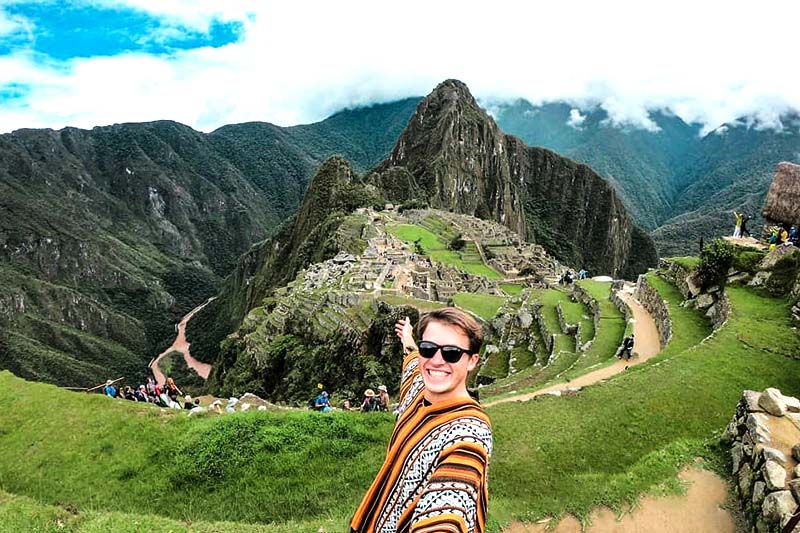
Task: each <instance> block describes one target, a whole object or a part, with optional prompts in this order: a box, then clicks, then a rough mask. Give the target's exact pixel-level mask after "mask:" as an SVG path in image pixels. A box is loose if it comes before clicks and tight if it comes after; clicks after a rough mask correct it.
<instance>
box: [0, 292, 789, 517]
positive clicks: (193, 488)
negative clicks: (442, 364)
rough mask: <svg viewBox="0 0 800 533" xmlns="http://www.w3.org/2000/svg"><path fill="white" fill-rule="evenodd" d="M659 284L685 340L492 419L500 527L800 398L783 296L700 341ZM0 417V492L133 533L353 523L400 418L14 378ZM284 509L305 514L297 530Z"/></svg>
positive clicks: (667, 476) (660, 481)
mask: <svg viewBox="0 0 800 533" xmlns="http://www.w3.org/2000/svg"><path fill="white" fill-rule="evenodd" d="M652 283H653V284H654V285H655V286H656V288H657V289H658V290H659V291H661V292H662V295H663V296H664V297H665V298H666V299H667V301H668V302H669V304H670V308H671V311H672V313H673V320H674V328H673V329H674V331H675V336H674V338H673V340H672V341H671V343H670V344H669V345H668V346H667V348H666V349H665V350H664V352H663V353H662V354H661V355H660V356H658V357H657V358H655V359H654V360H653V361H651V362H648V363H645V364H643V365H641V366H638V367H634V368H633V369H632V370H631V371H629V372H627V373H625V374H623V375H620V376H617V377H616V378H614V379H611V380H609V381H607V382H606V383H604V384H600V385H596V386H593V387H590V388H588V389H585V390H584V391H583V392H582V393H581V394H579V395H577V396H573V397H564V398H543V399H540V400H536V401H532V402H527V403H523V404H504V405H500V406H496V407H493V408H490V409H489V414H490V416H491V417H492V421H493V426H494V430H495V453H494V455H493V458H492V466H491V469H490V486H491V487H492V491H491V494H492V500H491V524H492V530H493V531H496V530H497V528H498V527H499V525H500V524H501V523H503V522H505V521H507V520H508V519H510V518H511V517H521V518H526V517H527V518H534V517H538V516H542V515H544V514H559V513H563V512H572V513H575V514H577V515H578V516H586V514H587V513H588V511H589V510H590V509H591V508H592V507H593V506H595V505H601V504H604V505H610V506H612V507H618V506H621V505H622V504H624V503H626V502H631V501H633V500H635V498H636V497H637V496H638V495H639V494H640V493H641V492H642V491H645V490H650V489H652V488H653V487H656V486H663V485H671V484H674V482H675V479H676V473H677V472H678V470H679V469H680V468H681V466H682V465H683V464H684V463H686V462H687V461H689V460H691V458H693V457H695V456H697V455H704V456H707V457H710V458H712V459H714V460H715V462H716V463H720V462H721V461H722V460H721V459H720V457H721V453H720V452H719V450H716V449H715V448H714V443H715V442H716V439H717V438H718V436H719V434H720V432H721V430H722V429H723V428H724V426H725V424H726V423H727V421H728V419H729V418H730V416H731V413H732V412H733V408H734V406H735V404H736V401H737V399H738V397H739V395H740V394H741V390H742V389H743V388H753V389H763V388H765V387H767V386H776V387H778V388H780V389H782V390H783V391H784V392H786V393H789V394H798V393H800V361H797V360H793V359H790V358H789V357H787V355H786V354H792V353H798V352H800V342H799V341H798V338H797V337H796V335H795V333H794V332H793V331H792V330H790V329H789V328H776V327H775V324H782V323H786V322H787V317H788V309H789V306H788V303H787V302H785V301H782V300H775V299H770V298H765V297H762V296H759V295H758V294H755V293H753V292H751V291H749V290H746V289H738V288H731V289H729V295H730V298H731V300H732V303H733V306H734V316H733V318H732V320H731V321H729V323H728V324H727V325H726V326H725V327H724V328H723V329H722V330H720V331H718V332H717V333H716V334H715V335H714V336H712V337H710V338H708V339H707V340H705V341H704V342H703V343H702V344H700V345H697V343H698V342H699V341H700V339H702V338H703V337H704V336H705V335H706V333H707V331H708V326H707V324H706V321H705V320H704V319H703V318H702V317H701V315H699V314H698V313H697V312H696V311H693V310H691V309H684V308H681V307H678V305H677V304H678V303H679V295H678V293H677V291H676V290H675V289H674V288H672V287H671V286H670V285H668V284H666V283H665V282H663V281H661V280H659V279H658V278H653V279H652ZM740 338H741V339H742V340H744V341H745V342H746V343H747V344H745V343H743V342H741V341H740V340H739V339H740ZM773 352H780V353H773ZM0 413H1V414H0V448H2V449H3V451H4V453H3V454H0V490H4V491H7V492H10V493H14V494H19V495H23V496H27V497H31V498H34V499H35V500H36V501H38V502H43V503H47V504H51V505H52V504H57V503H60V504H61V505H62V506H70V505H71V506H74V507H75V508H77V509H78V510H79V512H80V513H79V516H82V517H83V519H84V520H86V524H87V525H86V527H85V528H84V529H73V530H77V531H94V530H100V529H101V528H102V525H103V524H105V523H110V524H112V526H109V527H112V529H115V530H120V531H126V530H127V531H138V530H140V528H139V526H137V525H136V522H137V521H138V522H139V523H140V524H146V526H145V527H149V528H150V529H152V530H156V531H168V530H174V531H180V530H182V528H187V526H186V525H185V524H181V523H175V522H171V521H169V520H166V519H164V518H161V517H153V516H152V515H154V514H155V515H160V516H165V517H168V518H171V519H175V520H181V521H187V520H191V521H192V523H193V525H192V526H191V530H196V531H210V530H219V531H225V530H226V528H229V529H232V526H231V527H229V526H228V525H220V526H219V527H215V526H213V525H205V524H202V523H196V522H197V521H200V522H202V521H209V520H237V521H243V522H256V521H258V522H270V521H278V522H281V523H283V524H284V527H282V528H278V529H276V530H275V531H298V532H299V531H303V532H307V531H314V530H316V529H317V528H318V527H319V525H325V526H326V530H328V531H344V530H345V528H346V521H347V518H348V517H349V515H350V513H351V512H352V510H353V509H354V507H355V505H356V504H357V502H358V499H359V498H360V496H361V495H362V494H363V491H364V490H365V489H366V487H367V486H368V484H369V482H370V481H371V478H372V476H373V475H374V473H375V471H377V469H378V467H379V465H380V462H381V461H382V459H383V454H384V453H385V442H386V440H387V439H388V435H389V432H390V430H391V424H392V420H391V417H389V416H381V415H378V416H370V417H366V416H360V415H358V414H348V413H336V414H334V416H326V417H320V416H316V415H315V414H314V413H306V412H297V413H243V414H238V415H235V416H228V417H222V418H208V419H189V418H186V416H185V414H184V413H168V414H161V413H160V412H159V411H157V410H153V409H149V408H148V407H147V406H137V405H134V404H130V403H122V402H115V401H112V400H107V399H105V398H102V397H99V396H92V397H86V396H83V395H77V394H71V393H67V392H64V391H60V390H57V389H56V388H54V387H51V386H48V385H42V384H36V383H27V382H24V381H22V380H19V379H17V378H14V377H13V376H11V375H10V374H8V373H5V372H4V373H0ZM43 413H46V416H43V415H42V414H43ZM59 512H60V511H58V509H56V508H53V507H47V506H42V505H40V504H39V503H35V502H32V501H30V500H27V499H25V498H19V497H9V496H8V495H7V494H2V493H0V523H2V524H3V527H4V528H8V527H11V528H12V529H14V527H13V525H14V522H13V521H14V520H16V521H17V523H20V521H22V522H21V523H24V524H28V523H29V522H31V523H35V520H40V523H42V521H43V522H44V523H45V525H47V524H50V523H51V521H52V520H55V518H53V517H55V515H56V514H57V513H59ZM119 512H127V513H133V515H135V516H127V517H125V516H121V515H118V514H117V513H119ZM62 514H63V513H62ZM48 516H50V517H51V518H48ZM291 517H293V518H294V519H296V520H297V519H299V520H306V521H305V522H294V523H287V520H289V519H290V518H291ZM93 522H95V523H96V524H99V525H97V526H95V525H93ZM7 524H11V525H10V526H8V525H7ZM90 526H91V528H90ZM48 527H49V526H48ZM70 527H71V526H70ZM76 527H77V526H76ZM92 528H94V529H92ZM42 529H44V530H46V527H44V526H43V527H42ZM253 530H254V531H259V530H262V529H253ZM263 530H264V531H272V530H270V529H263ZM67 531H69V529H67Z"/></svg>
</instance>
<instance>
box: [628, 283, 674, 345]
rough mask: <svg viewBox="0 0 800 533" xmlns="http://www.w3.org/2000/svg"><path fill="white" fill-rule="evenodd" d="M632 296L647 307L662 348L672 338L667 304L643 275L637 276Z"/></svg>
mask: <svg viewBox="0 0 800 533" xmlns="http://www.w3.org/2000/svg"><path fill="white" fill-rule="evenodd" d="M634 296H635V297H636V299H637V300H639V302H640V303H641V304H642V306H643V307H644V308H645V309H647V312H648V313H650V316H652V317H653V320H654V321H655V323H656V329H658V337H659V339H658V340H659V343H660V344H661V348H662V349H663V348H664V347H665V346H666V345H667V343H668V342H669V340H670V339H671V338H672V322H671V321H670V319H669V306H668V305H667V302H665V301H664V299H663V298H661V295H660V294H658V291H657V290H656V289H655V288H653V287H652V286H650V284H649V283H648V282H647V278H646V277H645V276H639V279H638V281H637V282H636V292H635V293H634Z"/></svg>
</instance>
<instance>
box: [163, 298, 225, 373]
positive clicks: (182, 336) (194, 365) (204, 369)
mask: <svg viewBox="0 0 800 533" xmlns="http://www.w3.org/2000/svg"><path fill="white" fill-rule="evenodd" d="M212 301H214V298H209V299H208V301H207V302H205V303H203V304H201V305H198V306H197V307H195V308H194V309H192V310H191V311H190V312H189V313H188V314H187V315H186V316H185V317H183V318H182V319H181V321H180V322H179V323H178V335H177V336H176V337H175V342H173V343H172V346H170V347H169V348H167V349H166V350H164V351H163V352H161V353H160V354H158V357H156V359H155V361H153V362H152V363H151V364H150V368H151V369H152V370H153V375H154V376H155V377H156V381H157V382H158V384H159V385H163V384H164V382H166V381H167V378H166V376H164V373H163V372H161V369H160V368H159V367H158V362H159V361H160V360H161V358H162V357H164V356H165V355H167V354H168V353H170V352H180V353H182V354H183V360H184V361H186V364H187V365H188V366H189V368H191V369H193V370H194V371H195V372H197V374H198V375H199V376H200V377H201V378H203V379H208V375H209V374H210V373H211V365H209V364H208V363H202V362H200V361H198V360H197V359H195V358H194V357H192V354H191V353H189V343H188V342H187V341H186V324H188V323H189V320H191V319H192V317H193V316H194V315H196V314H197V313H198V312H200V310H201V309H203V308H204V307H205V306H207V305H208V304H210V303H211V302H212Z"/></svg>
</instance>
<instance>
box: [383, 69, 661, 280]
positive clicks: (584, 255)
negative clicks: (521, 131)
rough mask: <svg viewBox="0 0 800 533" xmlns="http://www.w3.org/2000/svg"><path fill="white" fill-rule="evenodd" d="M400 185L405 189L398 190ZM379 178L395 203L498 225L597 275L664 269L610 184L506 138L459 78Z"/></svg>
mask: <svg viewBox="0 0 800 533" xmlns="http://www.w3.org/2000/svg"><path fill="white" fill-rule="evenodd" d="M400 177H402V179H400ZM398 179H400V181H401V182H402V183H404V184H405V186H404V187H401V188H390V185H391V184H393V183H396V182H397V181H398ZM371 180H372V181H373V183H375V184H376V185H377V186H378V187H379V188H381V189H382V190H384V191H387V194H388V195H390V199H391V200H392V201H395V202H403V201H408V200H412V199H416V200H420V199H421V200H425V201H427V202H429V203H430V205H431V206H433V207H437V208H440V209H445V210H451V211H455V212H459V213H465V214H469V215H474V216H477V217H479V218H485V219H491V220H495V221H497V222H499V223H501V224H503V225H505V226H507V227H509V228H511V229H513V230H514V231H516V232H517V233H518V234H519V235H520V236H521V237H523V238H525V239H526V240H529V241H532V242H536V243H539V244H542V245H543V246H544V247H545V248H546V249H547V250H548V252H550V253H551V254H553V255H554V256H556V257H557V258H558V259H560V260H563V261H564V262H567V263H570V264H573V265H581V266H583V267H585V268H587V269H588V270H590V271H593V272H602V273H607V274H610V275H612V276H614V277H619V276H633V275H635V274H637V273H639V272H642V271H644V270H645V269H646V268H647V267H648V266H653V265H654V264H655V262H656V251H655V245H654V244H653V242H652V240H651V239H650V237H649V236H647V235H646V234H645V233H644V232H643V231H642V230H640V229H639V228H638V227H637V226H636V225H635V224H634V223H633V220H632V219H631V217H630V215H629V214H628V212H627V211H626V209H625V207H624V206H623V204H622V202H621V201H620V199H619V197H618V196H617V194H616V193H615V192H614V189H613V188H612V187H611V186H610V185H609V184H608V183H607V182H606V181H605V180H603V179H602V178H601V177H600V176H598V175H597V174H596V173H595V172H594V171H592V170H591V169H590V168H589V167H587V166H585V165H580V164H576V163H575V162H573V161H571V160H569V159H566V158H564V157H561V156H559V155H558V154H556V153H554V152H551V151H549V150H545V149H542V148H534V147H528V146H526V145H525V144H524V143H523V142H522V141H521V140H519V139H518V138H516V137H512V136H508V135H505V134H504V133H503V132H502V131H500V129H499V128H498V127H497V125H496V124H495V122H494V120H492V118H491V117H489V116H488V115H487V114H486V112H484V111H483V110H482V109H481V108H480V107H478V105H477V103H476V102H475V99H474V98H473V97H472V95H471V94H470V92H469V89H467V87H466V86H465V85H464V84H463V83H461V82H459V81H456V80H447V81H445V82H443V83H441V84H440V85H439V86H438V87H436V89H435V90H434V91H433V92H432V93H431V94H430V95H428V96H427V97H426V98H425V99H424V100H423V101H422V102H421V103H420V104H419V106H418V108H417V111H416V113H415V114H414V116H413V117H412V118H411V120H410V122H409V124H408V126H407V128H406V129H405V131H404V132H403V134H402V135H401V136H400V139H399V140H398V141H397V144H396V146H395V148H394V150H393V151H392V153H391V155H390V156H389V159H388V160H387V161H386V162H384V163H383V164H382V165H380V166H379V167H378V168H377V169H376V173H375V174H374V175H373V176H372V177H371ZM587 236H591V237H590V238H587Z"/></svg>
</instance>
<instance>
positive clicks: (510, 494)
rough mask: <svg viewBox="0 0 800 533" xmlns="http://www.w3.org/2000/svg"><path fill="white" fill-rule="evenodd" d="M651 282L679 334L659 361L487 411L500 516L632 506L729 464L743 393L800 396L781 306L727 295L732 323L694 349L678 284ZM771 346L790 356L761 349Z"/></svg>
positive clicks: (799, 372)
mask: <svg viewBox="0 0 800 533" xmlns="http://www.w3.org/2000/svg"><path fill="white" fill-rule="evenodd" d="M652 281H653V284H654V285H656V287H657V288H658V290H659V291H661V293H662V295H663V296H665V298H666V299H667V300H668V302H669V304H670V310H671V312H672V313H673V315H672V316H673V321H674V328H673V330H674V331H675V336H674V338H673V340H672V341H671V342H670V344H669V345H668V346H667V347H666V349H665V350H664V351H663V352H662V354H661V355H660V356H658V357H657V358H655V359H654V360H653V361H651V362H648V363H645V364H643V365H641V366H638V367H634V368H633V369H632V370H631V371H629V372H627V373H625V374H623V375H620V376H618V377H616V378H615V379H612V380H609V381H608V382H606V383H604V384H600V385H596V386H593V387H590V388H588V389H586V390H584V391H583V392H582V393H581V394H579V395H578V396H574V397H567V398H542V399H541V400H537V401H534V402H528V403H524V404H503V405H500V406H497V407H494V408H492V409H490V415H491V417H492V421H493V425H494V428H495V435H496V440H497V443H498V446H497V453H496V454H495V455H494V456H493V458H492V460H493V465H492V468H493V474H494V475H493V482H494V483H493V485H492V487H493V492H492V496H493V508H492V509H493V514H494V517H495V519H498V520H505V519H508V518H509V517H510V516H516V517H520V518H536V517H539V516H542V515H545V514H559V513H563V512H570V513H574V514H576V515H578V516H582V517H583V516H586V515H587V513H588V511H589V509H591V507H593V506H596V505H609V506H611V507H618V506H620V505H621V504H623V503H630V502H633V501H634V500H635V499H636V498H637V496H638V495H639V494H640V493H641V492H643V491H646V490H648V489H651V488H652V487H654V486H657V485H659V484H673V483H674V480H675V476H676V473H677V472H678V470H679V469H680V468H681V466H682V465H683V464H685V463H686V462H687V461H689V460H690V459H691V458H693V457H695V456H698V455H703V456H707V457H710V458H712V459H714V461H715V462H716V463H717V464H719V463H722V462H724V461H725V460H726V459H725V458H724V455H723V453H722V452H721V450H719V449H717V448H716V447H715V444H716V442H717V439H718V437H719V435H720V434H721V431H722V429H723V428H724V426H725V424H726V423H727V421H728V420H729V419H730V417H731V414H732V413H733V409H734V406H735V405H736V402H737V400H738V398H739V396H740V395H741V391H742V389H745V388H751V389H756V390H761V389H763V388H765V387H768V386H774V387H778V388H780V389H782V390H783V391H784V392H785V393H789V394H798V393H800V362H798V361H796V360H792V359H790V358H789V357H787V356H786V355H785V354H791V353H797V352H798V350H800V342H799V341H798V338H797V336H796V335H795V334H794V333H793V332H792V331H791V330H790V329H789V328H783V329H782V330H779V331H777V332H776V331H775V330H776V328H775V324H776V323H786V321H787V311H788V304H787V303H786V302H783V301H776V300H774V299H770V298H764V297H762V296H759V295H757V294H755V293H752V292H750V291H747V290H745V289H730V290H729V295H730V297H731V300H732V302H733V305H734V316H733V319H732V320H731V321H730V322H729V323H728V324H727V325H726V326H725V327H724V328H723V329H722V330H720V331H718V332H717V333H716V334H715V335H714V336H713V337H710V338H709V339H708V340H706V341H705V342H703V343H702V344H700V345H697V343H698V341H699V340H700V339H701V338H702V337H703V335H704V334H705V332H706V331H707V325H706V324H705V321H704V320H703V319H702V318H701V317H700V315H699V314H697V313H696V312H695V311H692V310H690V309H684V308H680V307H678V306H677V304H678V303H679V300H680V298H679V293H678V292H677V291H676V290H675V289H674V288H673V287H672V286H670V285H668V284H666V283H665V282H663V281H661V280H659V279H657V278H654V279H653V280H652ZM756 317H758V318H756ZM752 332H759V333H752ZM760 332H767V333H764V334H761V333H760ZM739 336H742V337H744V338H746V340H747V342H748V343H749V344H750V345H751V347H748V346H746V345H745V344H743V343H742V342H740V341H739V339H738V337H739ZM773 346H779V347H780V351H781V352H783V354H772V353H767V351H765V350H766V349H774V348H771V347H773ZM589 414H590V416H589Z"/></svg>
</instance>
